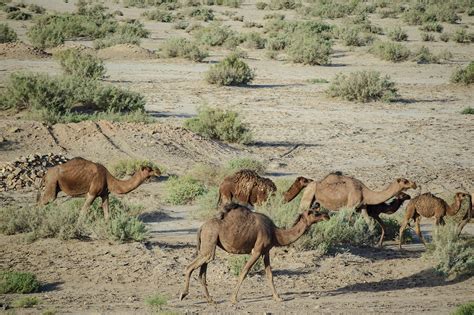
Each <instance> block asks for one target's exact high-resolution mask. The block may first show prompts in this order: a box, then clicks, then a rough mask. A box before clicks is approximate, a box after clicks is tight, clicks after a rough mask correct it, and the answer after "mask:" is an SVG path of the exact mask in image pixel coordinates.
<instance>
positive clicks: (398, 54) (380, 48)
mask: <svg viewBox="0 0 474 315" xmlns="http://www.w3.org/2000/svg"><path fill="white" fill-rule="evenodd" d="M370 52H371V53H373V54H374V55H376V56H378V57H379V58H380V59H382V60H387V61H392V62H401V61H405V60H407V59H408V58H409V57H410V50H409V49H408V48H406V47H405V46H403V45H402V44H399V43H392V42H377V43H375V44H374V45H373V46H372V48H371V49H370Z"/></svg>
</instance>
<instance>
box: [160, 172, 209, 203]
mask: <svg viewBox="0 0 474 315" xmlns="http://www.w3.org/2000/svg"><path fill="white" fill-rule="evenodd" d="M206 191H207V189H206V186H205V185H204V184H202V183H201V182H199V181H198V180H196V179H194V178H192V177H189V176H181V177H176V176H172V177H170V178H169V179H168V180H167V181H166V197H165V201H166V202H168V203H170V204H173V205H184V204H187V203H190V202H191V201H193V200H194V199H195V198H196V197H198V196H200V195H202V194H204V193H206Z"/></svg>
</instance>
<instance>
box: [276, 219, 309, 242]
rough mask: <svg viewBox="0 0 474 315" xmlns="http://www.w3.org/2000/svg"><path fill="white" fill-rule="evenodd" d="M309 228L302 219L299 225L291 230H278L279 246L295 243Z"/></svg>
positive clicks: (277, 239)
mask: <svg viewBox="0 0 474 315" xmlns="http://www.w3.org/2000/svg"><path fill="white" fill-rule="evenodd" d="M308 228H309V226H308V225H307V224H306V223H305V222H304V220H303V219H300V221H299V222H298V223H296V224H295V225H294V226H293V227H291V228H289V229H280V228H278V229H276V230H275V238H276V242H277V246H287V245H290V244H292V243H294V242H295V241H297V240H298V239H299V238H300V237H301V235H303V234H304V233H305V232H306V230H308Z"/></svg>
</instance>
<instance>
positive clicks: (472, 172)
mask: <svg viewBox="0 0 474 315" xmlns="http://www.w3.org/2000/svg"><path fill="white" fill-rule="evenodd" d="M25 2H26V3H29V2H35V3H39V4H41V5H43V6H45V7H46V8H48V9H50V10H53V9H54V10H58V11H68V10H69V11H70V10H72V9H74V2H75V1H69V3H64V2H63V1H59V0H58V1H47V0H38V1H25ZM253 3H254V2H253V1H252V2H250V1H249V2H245V3H244V4H243V5H242V8H240V9H232V11H237V12H238V14H239V15H244V16H245V18H246V20H250V21H258V22H262V18H263V15H264V14H266V13H268V12H267V11H258V10H255V9H254V4H253ZM107 5H108V6H109V7H110V8H113V9H116V8H120V10H122V11H123V13H124V15H125V17H132V18H133V17H135V18H138V17H139V16H140V14H141V12H143V11H144V9H136V8H122V7H121V6H120V5H116V4H114V3H112V2H107ZM215 10H216V11H225V10H228V8H216V9H215ZM284 13H285V14H286V15H287V17H288V18H291V17H292V16H293V15H294V13H293V12H284ZM4 18H5V13H3V12H1V13H0V19H2V20H3V19H4ZM223 18H224V19H226V18H225V17H223ZM372 21H373V22H374V23H375V24H377V25H380V26H383V27H387V26H392V25H396V24H397V23H398V21H397V20H394V19H384V20H380V19H378V18H377V17H376V16H374V17H373V19H372ZM473 22H474V17H467V16H466V15H463V22H462V24H463V25H466V26H467V27H468V31H471V32H472V24H473ZM8 23H9V24H10V25H11V26H12V27H14V28H15V30H16V31H17V32H18V34H19V36H20V38H21V39H22V40H25V41H26V35H25V34H26V28H27V27H28V26H29V25H30V24H31V22H29V21H26V22H19V21H10V20H9V21H8ZM224 23H225V24H228V25H232V26H233V27H234V28H235V29H236V30H239V31H246V30H245V29H243V28H242V26H241V25H242V23H240V22H235V21H224ZM145 25H146V27H147V28H148V29H150V30H151V32H152V34H151V37H150V38H149V39H146V40H144V41H143V43H142V45H141V46H142V47H144V48H147V49H152V50H153V49H157V48H158V47H159V45H160V43H161V42H162V41H163V40H164V39H166V38H169V37H173V36H177V35H180V36H188V35H187V34H186V33H184V32H183V31H178V30H175V29H173V28H172V27H171V25H170V24H166V23H155V22H149V21H146V22H145ZM443 25H444V26H445V29H446V30H447V31H448V32H452V30H453V28H454V26H452V25H448V24H443ZM404 28H405V29H407V31H408V35H409V38H410V41H409V42H408V43H407V46H408V47H409V48H411V49H415V48H417V47H420V46H421V45H427V46H429V48H430V49H431V50H432V51H434V52H440V51H442V50H444V49H447V50H449V51H450V52H452V53H453V58H452V60H450V61H449V62H447V63H443V64H439V65H438V64H435V65H417V64H416V63H414V62H403V63H399V64H393V63H389V62H384V61H380V60H379V59H377V58H375V57H373V56H372V55H370V54H368V53H367V48H364V47H361V48H355V49H349V48H347V47H344V46H336V47H335V54H334V56H333V65H332V66H327V67H311V66H302V65H295V64H291V63H289V62H286V61H277V60H268V59H266V58H265V57H264V53H263V52H262V51H256V50H252V51H248V54H249V58H248V59H247V60H246V61H247V62H248V63H249V64H250V65H251V67H253V68H255V71H256V75H257V76H256V80H255V81H254V82H253V83H252V85H251V86H249V87H231V88H230V87H224V88H223V87H214V86H210V85H208V84H206V83H205V81H204V80H203V77H204V73H205V72H206V71H207V70H208V68H209V67H210V65H211V64H212V63H213V62H215V61H216V60H219V59H221V58H222V57H223V56H225V55H226V53H227V52H226V51H224V50H221V49H216V50H212V51H211V56H210V57H209V58H208V59H206V62H204V63H192V62H189V61H185V60H179V59H149V60H143V58H138V57H137V58H134V56H133V54H131V53H129V54H128V55H126V57H127V58H123V57H122V58H118V59H116V58H113V59H112V60H107V61H106V67H107V74H108V77H107V79H106V80H107V81H108V82H110V83H113V84H117V85H121V86H125V87H127V88H130V89H132V90H134V91H137V92H141V93H143V94H144V95H145V97H146V100H147V110H148V111H149V113H150V114H151V115H153V116H154V117H155V118H156V120H157V122H156V123H154V124H151V125H142V124H128V123H110V122H105V121H101V122H98V123H94V122H82V123H78V124H58V125H55V126H53V127H47V126H45V125H43V124H42V123H39V122H34V121H27V120H25V119H23V118H22V117H20V116H19V115H12V114H11V113H0V140H2V141H1V142H0V163H2V162H7V161H10V160H13V159H15V158H17V157H19V156H20V155H26V154H31V153H36V152H39V153H48V152H54V153H63V154H66V155H68V156H70V157H73V156H83V157H85V158H89V159H93V160H95V161H99V162H102V163H104V164H106V165H107V164H111V163H113V162H114V161H116V160H118V159H123V158H146V159H151V160H153V161H155V162H157V163H159V164H161V165H165V166H166V169H167V170H168V172H169V173H176V174H182V173H185V172H186V170H187V169H189V168H190V167H192V166H193V165H194V164H195V163H210V164H216V165H217V164H220V163H223V162H225V161H227V160H229V159H231V158H235V157H242V156H249V157H252V158H257V159H260V160H262V161H264V162H267V163H268V164H269V168H268V170H269V171H268V175H269V176H270V177H272V178H276V177H290V178H293V177H296V176H299V175H304V176H309V177H311V178H315V179H317V178H321V177H322V176H324V175H325V174H327V173H328V172H330V171H334V170H341V171H343V172H345V173H348V174H351V175H353V176H355V177H357V178H360V179H361V180H363V181H364V182H366V183H367V185H368V186H369V187H371V188H373V189H382V188H383V187H384V186H385V185H386V184H387V183H388V182H390V181H391V180H392V179H393V178H396V177H406V178H409V179H411V180H415V181H416V182H417V183H418V184H419V185H420V186H421V191H422V192H426V191H431V192H433V193H436V194H438V195H439V196H441V197H450V196H452V194H453V193H454V192H455V191H458V190H467V191H471V192H472V191H474V159H473V156H474V147H473V143H474V118H473V117H472V115H460V114H459V112H460V111H461V110H462V109H463V108H465V107H467V106H474V102H473V99H474V90H473V89H472V88H469V87H462V86H455V85H452V84H449V83H447V82H449V77H450V75H451V73H452V71H453V70H454V69H455V68H456V67H457V66H459V65H465V64H467V62H468V61H469V60H472V59H473V58H474V53H473V50H472V47H473V46H472V44H471V45H461V44H456V43H453V42H448V43H443V42H433V43H422V42H421V41H420V37H419V36H420V35H419V34H420V32H419V31H418V29H417V28H416V27H408V26H404ZM67 44H71V43H67ZM80 44H84V45H86V46H91V42H80ZM120 53H123V52H122V51H120ZM111 54H112V55H113V51H112V53H111ZM20 56H21V57H20ZM112 57H113V56H112ZM0 58H1V63H0V70H1V71H0V84H2V85H3V84H4V81H5V79H6V78H7V77H8V76H9V75H10V74H11V73H12V72H15V71H20V70H32V69H34V71H37V72H43V73H49V74H52V75H54V74H58V73H60V68H59V66H58V64H57V63H56V62H55V61H54V60H53V59H52V58H42V59H37V58H34V57H31V58H29V57H27V58H25V57H24V55H18V57H15V55H11V54H9V55H8V56H7V57H5V56H4V57H2V56H0ZM361 69H376V70H378V71H381V72H382V73H383V74H388V75H390V76H391V78H392V79H393V80H394V81H395V82H396V83H397V86H398V88H399V93H400V95H401V96H400V99H399V100H398V101H396V102H395V103H391V104H385V103H378V102H376V103H370V104H356V103H351V102H345V101H340V100H336V99H331V98H328V97H327V96H326V95H325V93H324V91H325V89H326V88H327V86H328V84H310V83H308V81H307V80H308V79H314V78H325V79H327V80H331V79H332V78H334V76H335V75H336V74H337V73H339V72H344V73H348V72H352V71H355V70H361ZM202 104H208V105H211V106H216V107H220V108H228V109H233V110H237V111H238V112H239V113H240V114H241V115H242V118H243V120H244V121H246V122H247V123H249V125H250V127H251V129H252V131H253V132H254V135H255V136H254V143H253V144H251V145H249V146H238V145H227V144H223V143H219V142H215V141H209V140H206V139H203V138H201V137H200V136H198V135H195V134H193V133H191V132H189V131H187V130H185V129H182V128H181V126H182V123H183V121H184V120H185V119H186V118H188V117H191V116H193V115H194V114H195V113H196V109H197V107H198V106H199V105H202ZM163 185H164V184H163V182H154V183H150V184H146V185H143V186H142V187H140V188H139V189H137V190H136V191H134V192H132V193H130V194H128V195H127V196H125V197H124V198H125V199H126V200H129V201H131V202H139V203H141V204H144V205H145V207H146V209H147V211H149V212H150V213H151V214H152V215H150V216H148V218H147V220H146V221H147V225H148V226H149V228H150V230H151V238H150V240H149V241H148V242H147V243H145V244H138V243H133V244H123V245H117V244H114V243H109V242H104V241H88V242H84V241H59V240H40V241H37V242H35V243H33V244H27V243H24V242H23V241H22V238H21V236H0V269H8V268H12V269H17V270H28V271H32V272H35V273H36V274H37V275H38V277H39V279H40V280H41V281H43V282H44V283H45V284H46V285H45V287H44V290H43V292H41V293H38V294H36V295H37V296H39V297H40V298H41V300H42V301H43V303H42V304H41V305H40V306H38V307H37V308H36V309H33V310H31V311H28V312H31V313H40V312H42V311H44V310H49V309H52V310H56V311H58V312H59V313H108V314H112V313H113V314H116V313H149V312H151V310H150V309H149V308H148V307H147V306H146V304H145V302H144V301H145V299H146V298H147V297H149V296H151V295H153V294H155V293H160V294H163V295H166V296H168V298H169V300H168V306H167V307H166V308H165V309H166V310H172V311H176V312H180V313H184V312H205V313H222V312H239V313H248V312H250V313H257V312H258V313H261V312H271V313H314V312H317V313H336V314H339V313H341V314H346V313H350V314H353V313H358V314H359V313H360V314H367V313H368V314H372V313H404V314H419V313H429V314H447V313H449V312H450V311H451V310H452V309H453V308H454V307H455V306H457V305H459V304H461V303H465V302H467V301H469V300H472V296H473V293H474V280H473V278H470V279H458V280H454V281H446V280H444V279H443V278H442V277H440V276H439V275H437V274H436V273H435V272H434V271H433V269H432V267H433V263H432V262H430V261H427V260H425V259H423V258H421V255H422V253H423V251H424V248H423V247H422V246H421V245H420V244H418V243H416V244H411V245H408V246H407V251H404V252H399V251H398V250H396V249H395V247H394V246H393V243H390V242H388V246H386V248H385V249H383V250H378V249H371V248H365V249H348V250H347V252H343V253H338V254H332V255H327V256H323V257H321V256H320V255H318V254H317V253H316V252H312V251H308V252H295V250H294V249H292V248H289V249H276V250H274V251H273V253H272V265H273V269H274V274H275V276H276V279H275V281H276V286H277V289H278V290H279V292H280V293H281V295H282V297H283V298H284V299H285V301H284V302H282V303H274V302H273V301H272V300H271V294H270V292H269V289H268V288H267V283H266V279H265V276H264V274H263V273H256V274H253V275H251V276H250V277H249V279H247V280H246V281H245V282H244V284H243V286H242V290H241V301H240V302H239V303H238V304H237V305H236V306H232V305H231V304H230V303H229V302H228V301H229V298H230V293H231V290H232V289H233V287H234V284H235V281H236V278H235V277H234V276H232V275H231V274H230V271H229V269H228V267H227V262H226V259H227V257H228V255H227V254H226V253H223V252H222V251H218V254H217V259H216V261H214V262H213V263H211V264H210V266H209V272H208V282H209V288H210V291H211V294H212V295H213V296H214V297H215V299H216V300H217V302H218V304H217V305H215V306H210V305H207V304H206V303H205V300H204V298H203V294H202V292H201V288H200V284H199V283H198V281H197V279H196V278H195V277H194V278H193V281H192V283H191V291H190V295H189V296H188V297H187V299H185V300H184V301H178V300H177V297H178V291H179V290H180V288H181V285H182V280H183V279H182V273H183V270H184V267H185V266H186V265H187V264H188V263H189V262H190V260H191V259H192V256H193V255H194V251H195V232H196V229H197V228H198V227H199V226H200V224H201V222H199V221H196V220H193V219H191V217H192V216H191V214H192V212H193V211H194V209H195V208H194V206H186V207H170V206H168V205H166V204H164V202H163V201H162V200H163ZM410 193H412V194H413V193H414V192H410ZM33 200H34V197H33V192H28V191H27V192H24V193H12V192H10V193H2V194H0V202H1V203H2V204H7V203H12V202H22V203H23V202H28V203H29V202H32V201H33ZM423 222H424V225H423V227H422V229H423V230H424V231H426V233H427V236H429V234H430V228H431V221H430V220H425V221H423ZM466 233H471V234H474V227H473V224H472V223H471V224H469V225H468V226H467V227H466ZM16 297H17V296H15V295H0V304H2V303H4V302H9V301H11V300H12V299H14V298H16ZM25 312H26V313H28V312H27V311H25ZM19 313H21V312H19Z"/></svg>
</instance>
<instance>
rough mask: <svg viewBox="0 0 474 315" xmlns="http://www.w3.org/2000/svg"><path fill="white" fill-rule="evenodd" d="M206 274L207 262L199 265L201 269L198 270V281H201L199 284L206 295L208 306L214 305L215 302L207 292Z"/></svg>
mask: <svg viewBox="0 0 474 315" xmlns="http://www.w3.org/2000/svg"><path fill="white" fill-rule="evenodd" d="M206 274H207V262H206V263H204V264H202V265H201V269H200V270H199V280H201V284H202V286H203V288H204V294H205V295H206V298H207V302H208V303H209V304H216V302H214V300H213V299H212V297H211V296H210V295H209V291H208V290H207V281H206Z"/></svg>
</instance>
